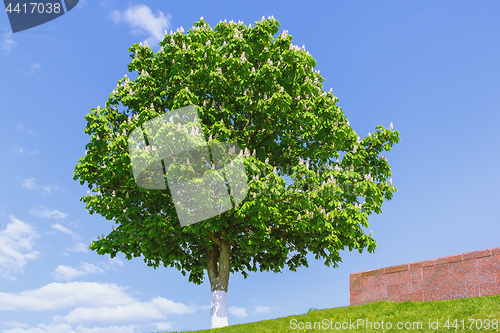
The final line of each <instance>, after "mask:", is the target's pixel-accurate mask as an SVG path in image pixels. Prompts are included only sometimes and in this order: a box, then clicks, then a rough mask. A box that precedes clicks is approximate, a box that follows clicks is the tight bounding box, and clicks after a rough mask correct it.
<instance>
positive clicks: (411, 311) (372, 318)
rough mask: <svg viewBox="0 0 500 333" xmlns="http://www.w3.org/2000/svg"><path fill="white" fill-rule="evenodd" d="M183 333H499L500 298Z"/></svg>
mask: <svg viewBox="0 0 500 333" xmlns="http://www.w3.org/2000/svg"><path fill="white" fill-rule="evenodd" d="M382 321H383V324H382ZM368 322H370V323H371V325H372V326H371V328H370V324H369V323H368ZM308 323H309V324H308ZM315 323H316V324H315ZM358 323H359V326H357V324H358ZM389 323H390V324H389ZM398 323H400V324H399V325H400V327H401V328H399V329H398V328H397V325H398ZM391 324H392V329H389V328H388V326H389V325H391ZM342 325H343V328H342ZM382 325H383V326H382ZM405 325H406V328H405ZM429 325H432V326H429ZM183 332H197V333H202V332H207V333H208V332H210V333H240V332H245V333H246V332H249V333H253V332H269V333H271V332H273V333H281V332H500V295H495V296H488V297H476V298H463V299H453V300H446V301H432V302H390V301H379V302H373V303H368V304H365V305H356V306H346V307H340V308H333V309H323V310H316V309H310V310H309V312H308V313H307V314H303V315H294V316H288V317H283V318H277V319H272V320H264V321H259V322H255V323H248V324H240V325H231V326H228V327H224V328H217V329H213V330H201V331H183Z"/></svg>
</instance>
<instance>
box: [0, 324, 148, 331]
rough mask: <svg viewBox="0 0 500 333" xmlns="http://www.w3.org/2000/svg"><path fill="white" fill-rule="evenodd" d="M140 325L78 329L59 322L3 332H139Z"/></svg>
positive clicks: (79, 326)
mask: <svg viewBox="0 0 500 333" xmlns="http://www.w3.org/2000/svg"><path fill="white" fill-rule="evenodd" d="M138 329H139V326H137V325H129V326H108V327H94V328H88V327H85V326H82V325H78V326H77V327H76V331H74V330H72V329H71V325H68V324H58V325H45V324H38V327H36V328H29V329H22V328H13V329H10V330H3V331H2V333H137V332H139V331H137V330H138Z"/></svg>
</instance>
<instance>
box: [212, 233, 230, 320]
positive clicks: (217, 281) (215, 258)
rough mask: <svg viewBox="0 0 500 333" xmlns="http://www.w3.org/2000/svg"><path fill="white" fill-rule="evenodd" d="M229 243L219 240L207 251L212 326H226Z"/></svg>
mask: <svg viewBox="0 0 500 333" xmlns="http://www.w3.org/2000/svg"><path fill="white" fill-rule="evenodd" d="M230 252H231V245H229V244H228V243H225V242H224V241H220V243H219V244H214V245H213V247H212V249H211V250H209V251H208V260H207V272H208V278H209V279H210V286H211V289H212V297H211V302H210V321H211V324H212V328H218V327H224V326H228V313H227V286H228V284H229V273H230V261H229V256H230Z"/></svg>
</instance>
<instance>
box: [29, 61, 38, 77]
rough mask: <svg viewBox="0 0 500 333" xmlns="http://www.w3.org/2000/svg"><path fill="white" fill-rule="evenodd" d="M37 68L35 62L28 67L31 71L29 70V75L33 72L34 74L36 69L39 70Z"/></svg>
mask: <svg viewBox="0 0 500 333" xmlns="http://www.w3.org/2000/svg"><path fill="white" fill-rule="evenodd" d="M39 68H40V65H39V64H38V63H36V62H35V63H33V64H31V65H30V69H31V70H30V73H31V74H32V73H34V72H35V70H36V69H39Z"/></svg>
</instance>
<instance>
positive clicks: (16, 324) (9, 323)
mask: <svg viewBox="0 0 500 333" xmlns="http://www.w3.org/2000/svg"><path fill="white" fill-rule="evenodd" d="M3 324H4V325H5V326H11V327H14V326H15V327H29V325H28V324H25V323H20V322H18V321H4V322H3Z"/></svg>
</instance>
